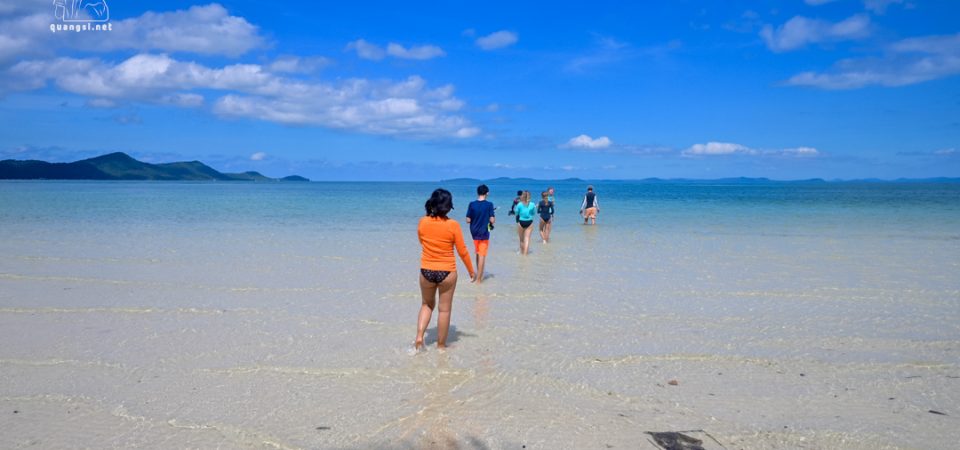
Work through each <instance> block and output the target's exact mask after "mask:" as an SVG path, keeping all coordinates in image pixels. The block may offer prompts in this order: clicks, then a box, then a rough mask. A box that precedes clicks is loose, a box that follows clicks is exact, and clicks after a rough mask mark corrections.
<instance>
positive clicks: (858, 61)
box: [785, 33, 960, 89]
mask: <svg viewBox="0 0 960 450" xmlns="http://www.w3.org/2000/svg"><path fill="white" fill-rule="evenodd" d="M957 74H960V33H957V34H953V35H945V36H922V37H915V38H909V39H903V40H901V41H897V42H894V43H893V44H890V45H889V46H887V48H886V51H885V53H884V54H883V56H882V57H879V58H852V59H845V60H841V61H840V62H838V63H836V64H835V65H834V67H833V68H832V70H830V71H828V72H822V73H818V72H802V73H799V74H797V75H794V76H793V77H791V78H790V79H789V80H787V81H786V83H785V84H787V85H791V86H812V87H818V88H822V89H857V88H862V87H865V86H871V85H878V86H888V87H892V86H905V85H910V84H916V83H921V82H924V81H929V80H935V79H938V78H945V77H949V76H954V75H957Z"/></svg>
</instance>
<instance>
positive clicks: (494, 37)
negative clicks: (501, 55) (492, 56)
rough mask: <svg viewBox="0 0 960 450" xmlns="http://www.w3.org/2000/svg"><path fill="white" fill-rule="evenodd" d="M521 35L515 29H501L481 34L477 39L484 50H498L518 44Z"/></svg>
mask: <svg viewBox="0 0 960 450" xmlns="http://www.w3.org/2000/svg"><path fill="white" fill-rule="evenodd" d="M519 39H520V37H519V36H518V35H517V33H515V32H513V31H507V30H500V31H496V32H493V33H490V34H488V35H486V36H481V37H479V38H477V40H476V41H475V42H476V43H477V47H480V48H482V49H484V50H496V49H498V48H504V47H509V46H511V45H513V44H516V43H517V41H518V40H519Z"/></svg>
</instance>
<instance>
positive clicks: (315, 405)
mask: <svg viewBox="0 0 960 450" xmlns="http://www.w3.org/2000/svg"><path fill="white" fill-rule="evenodd" d="M131 185H132V186H134V188H129V186H128V185H120V186H119V187H117V186H116V185H111V184H109V183H102V184H95V183H91V184H79V185H78V186H74V185H71V186H68V187H69V188H70V189H69V190H79V191H84V190H86V192H81V193H78V194H76V195H78V196H82V195H86V196H88V197H87V198H92V197H89V196H93V197H96V195H98V194H96V193H95V192H93V191H101V190H103V191H112V190H115V191H117V192H119V193H121V194H123V195H120V196H119V197H120V200H116V198H114V200H115V201H117V202H118V203H114V204H113V205H114V206H103V207H102V209H100V210H97V209H96V208H85V209H83V210H80V209H77V210H70V209H69V204H70V201H71V200H70V198H69V196H65V197H64V198H63V199H62V200H59V201H53V200H50V199H49V198H47V199H46V200H49V202H48V203H47V204H46V206H43V207H39V208H26V209H25V208H24V207H22V205H23V204H26V202H29V201H30V199H31V197H36V196H42V195H47V194H46V193H44V192H47V193H49V192H63V191H64V186H56V187H54V188H50V190H49V192H48V191H44V192H38V188H37V187H36V186H37V185H36V184H7V185H4V186H3V189H2V190H0V192H3V193H4V194H2V195H4V196H5V197H4V200H5V202H4V203H0V204H3V205H5V206H0V210H2V214H3V231H4V235H5V237H4V239H3V240H2V241H0V255H2V257H0V342H3V343H4V345H3V346H2V348H0V377H2V379H3V380H4V383H2V385H0V447H2V448H25V447H32V448H90V447H95V448H120V447H123V448H129V447H140V448H188V447H189V448H285V449H286V448H332V449H360V448H388V449H389V448H463V449H474V448H476V449H501V448H518V449H520V448H527V449H555V448H571V449H573V448H576V449H581V448H584V449H586V448H600V449H604V448H650V449H655V448H659V447H658V446H657V445H655V444H654V441H653V439H652V436H651V435H650V434H647V432H666V431H686V430H699V431H691V432H689V433H688V434H689V435H691V436H694V437H699V438H701V439H705V441H704V444H703V445H704V447H705V448H726V449H739V448H744V449H767V448H817V449H819V448H823V449H826V448H852V449H877V448H951V447H953V446H954V445H955V440H956V437H955V432H954V431H950V430H956V429H957V426H958V425H960V423H958V418H960V409H958V405H960V307H958V305H960V282H958V280H960V277H957V275H958V273H960V270H958V268H960V258H958V256H957V255H960V239H958V236H957V229H956V228H954V225H956V223H957V222H956V221H957V213H956V211H955V208H954V209H953V210H948V211H946V212H944V211H942V210H941V211H939V212H937V213H931V214H939V215H938V216H936V218H937V219H938V220H928V219H930V217H934V216H930V217H925V216H923V215H922V214H919V213H916V212H915V211H914V212H912V211H913V210H908V214H903V215H900V216H897V215H889V216H887V215H884V214H883V211H877V210H873V209H870V210H861V211H855V214H854V215H858V216H859V217H861V218H866V219H864V220H861V221H857V222H848V221H846V219H845V217H844V216H842V214H840V213H839V212H837V211H839V210H837V211H833V212H832V213H831V214H832V215H831V214H827V215H822V214H812V213H810V214H808V213H806V212H804V211H805V209H804V208H807V206H804V205H793V204H788V205H786V206H783V205H781V206H778V208H779V211H780V212H781V213H782V212H783V211H787V212H793V213H794V215H793V218H792V219H791V221H790V222H778V223H776V224H774V223H772V222H770V221H769V220H771V219H769V217H770V215H769V214H768V213H766V212H764V210H762V209H758V208H759V207H755V206H750V207H746V209H745V210H734V211H733V213H731V214H729V215H726V214H720V213H718V212H717V211H718V210H713V209H701V210H699V213H697V214H694V213H693V212H691V213H690V214H689V215H685V216H682V217H681V216H679V215H677V214H679V213H677V212H674V213H673V214H674V215H673V216H671V215H670V214H671V213H670V212H669V211H670V210H672V209H675V206H676V204H670V206H669V207H668V206H663V205H661V206H658V205H657V204H654V203H649V202H648V203H647V204H642V203H640V204H636V205H635V206H631V205H634V203H635V202H634V203H629V202H628V201H627V200H620V201H619V202H618V201H616V200H614V199H612V198H610V199H609V200H608V203H607V204H606V205H608V206H607V209H608V210H609V211H605V212H604V213H603V214H601V216H600V225H598V226H597V227H584V226H582V225H578V224H577V220H576V217H575V214H576V212H575V211H576V206H575V204H576V203H578V201H579V199H577V198H573V196H568V197H566V203H560V205H559V207H558V217H560V218H561V219H562V220H560V221H558V223H557V225H556V226H555V229H554V241H553V242H552V243H550V244H549V245H542V244H539V243H536V244H535V245H534V246H533V248H532V250H531V254H530V255H529V256H528V257H526V258H523V257H520V256H518V255H517V254H516V242H515V238H514V236H515V234H514V233H513V232H512V230H511V224H510V223H509V222H507V220H503V221H502V222H501V223H498V227H497V230H496V231H495V233H494V237H493V241H492V244H491V251H490V255H491V256H490V259H489V260H488V261H489V262H488V272H489V273H490V275H491V277H490V278H489V279H487V280H486V282H484V283H483V284H481V285H479V286H478V285H471V284H469V283H461V284H460V285H459V287H458V289H457V294H456V298H455V300H454V310H453V322H452V323H453V325H452V327H453V328H452V330H451V342H450V344H451V349H450V350H449V351H446V352H440V351H437V350H436V348H435V347H432V346H431V347H430V348H429V349H428V350H427V351H426V352H423V353H420V354H411V352H410V346H411V343H412V339H413V335H414V332H415V319H416V311H417V307H418V305H419V302H420V299H419V292H418V290H417V288H416V269H417V267H416V264H417V258H418V257H419V253H418V252H419V246H418V244H417V242H416V239H415V235H414V233H413V226H414V225H413V224H414V223H415V220H416V217H417V216H418V214H419V213H418V211H417V208H418V207H419V206H420V204H422V201H421V202H420V204H418V203H416V202H413V200H412V199H414V198H417V196H418V195H421V192H420V191H421V190H422V189H421V188H420V186H409V187H405V188H404V189H409V192H406V191H404V194H403V195H409V196H410V197H411V203H412V204H413V207H411V208H403V207H400V206H398V207H397V208H398V209H397V211H396V212H392V210H390V211H387V213H388V214H391V216H390V217H389V220H388V221H387V223H401V222H403V221H407V222H409V223H410V224H411V225H410V226H409V227H406V228H403V227H396V226H389V227H382V226H375V224H370V223H367V224H366V225H361V226H358V227H353V228H350V227H345V226H343V225H344V224H342V223H337V222H335V221H333V219H329V218H328V219H323V218H321V214H319V213H317V214H316V215H314V214H313V213H312V212H311V211H304V210H303V209H283V208H280V207H277V208H276V209H274V210H272V212H270V213H264V215H263V217H256V218H252V219H247V220H231V217H233V216H231V214H236V211H241V212H242V211H247V210H254V209H257V208H261V207H264V205H268V204H270V205H278V204H283V201H284V200H289V203H291V204H294V203H296V202H297V201H298V198H297V195H299V194H298V193H297V192H293V193H290V192H286V191H277V192H272V191H269V190H268V191H266V193H264V192H265V191H262V190H261V191H256V189H258V187H255V186H250V187H247V188H243V190H241V191H239V192H235V191H217V190H216V189H223V188H216V187H203V188H201V189H199V190H200V191H211V192H210V195H211V196H212V197H211V198H214V197H215V198H216V199H218V200H217V201H218V202H219V199H222V198H223V197H224V196H226V197H227V198H228V199H229V200H230V201H228V202H221V203H216V204H213V203H210V202H211V201H212V200H210V198H206V197H203V198H195V199H194V200H193V201H192V204H193V206H191V207H190V208H197V209H199V210H207V211H214V212H215V213H216V214H211V215H207V216H205V217H198V216H192V215H190V214H185V213H184V211H185V210H184V208H186V207H184V206H174V205H175V202H172V201H171V202H166V200H168V199H173V198H182V197H181V196H182V195H183V193H182V192H180V191H177V190H176V189H175V188H169V189H168V188H163V187H158V186H156V185H152V186H150V187H148V188H144V187H143V186H141V185H137V184H136V183H132V184H131ZM125 186H126V187H125ZM206 186H210V185H206ZM130 189H134V190H133V191H131V190H130ZM192 189H196V188H192ZM231 189H233V188H231ZM298 189H299V188H298ZM303 189H308V188H303ZM325 189H327V188H325ZM345 189H346V188H345ZM351 189H353V188H351ZM458 189H460V190H459V191H456V192H455V195H461V194H460V193H461V192H463V191H466V190H467V189H468V187H462V188H458ZM571 189H572V188H571ZM610 189H613V188H608V189H607V191H606V192H607V193H608V192H609V191H610ZM40 190H41V191H43V189H40ZM376 190H380V188H377V189H375V191H376ZM510 190H512V189H507V188H503V189H500V190H499V191H497V192H498V193H499V194H501V196H503V195H509V194H510ZM13 191H16V192H15V193H11V192H13ZM117 192H114V194H116V193H117ZM504 193H506V194H504ZM310 194H311V195H313V194H314V193H313V192H311V193H310ZM58 195H59V194H58ZM198 195H200V194H198ZM203 195H206V194H203ZM244 195H246V196H248V197H244ZM317 195H320V194H317ZM330 195H331V196H332V197H331V198H333V197H335V196H336V195H337V194H336V193H333V194H330ZM466 195H467V194H462V197H460V198H464V199H466V198H469V197H467V196H466ZM142 196H150V197H152V198H154V199H155V201H154V202H149V203H144V202H141V200H142ZM14 197H15V198H17V199H19V200H16V201H15V200H13V199H14ZM114 197H116V195H115V196H114ZM608 197H610V196H609V195H608ZM251 198H252V200H251ZM403 198H405V197H403ZM563 198H564V197H561V199H563ZM34 199H35V198H34ZM89 201H90V202H93V200H89ZM326 201H327V200H326V197H321V198H319V199H318V200H316V204H317V206H316V208H317V211H322V210H323V208H324V206H325V205H326V203H324V202H326ZM494 201H495V203H498V204H503V201H504V200H503V199H501V198H494ZM18 202H24V203H18ZM460 204H462V205H463V209H462V210H458V211H460V212H461V213H462V212H463V211H465V202H462V203H458V205H460ZM226 205H239V206H231V207H229V208H234V209H229V208H228V206H226ZM631 208H637V209H643V210H645V211H646V214H645V215H643V216H632V214H634V212H633V209H631ZM657 208H661V209H657ZM697 208H700V206H697V205H694V207H693V209H694V210H696V209H697ZM751 208H752V209H751ZM901 210H902V208H901ZM612 211H618V212H619V215H620V216H621V218H620V219H615V218H614V213H613V212H612ZM819 212H823V211H822V210H821V211H819ZM378 213H383V211H379V212H378ZM741 213H744V214H741ZM217 214H222V215H223V216H220V215H217ZM604 214H606V216H604ZM158 217H162V219H157V218H158ZM264 217H269V218H270V219H265V218H264ZM878 217H879V219H878ZM234 218H235V217H234ZM604 219H606V222H604ZM461 220H462V219H461ZM666 223H670V224H671V226H665V224H666ZM838 223H844V224H846V225H845V226H835V225H836V224H838ZM497 233H499V234H497ZM461 274H463V269H462V267H461ZM463 279H466V277H465V276H463ZM434 327H435V321H434V322H433V323H432V324H431V326H430V329H429V331H428V337H427V342H428V344H429V343H431V342H435V339H436V334H435V328H434ZM714 440H715V441H714Z"/></svg>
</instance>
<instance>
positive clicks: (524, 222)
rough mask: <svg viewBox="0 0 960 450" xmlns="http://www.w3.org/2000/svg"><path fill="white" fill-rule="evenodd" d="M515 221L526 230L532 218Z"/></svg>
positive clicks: (531, 222)
mask: <svg viewBox="0 0 960 450" xmlns="http://www.w3.org/2000/svg"><path fill="white" fill-rule="evenodd" d="M517 223H519V224H520V226H521V227H523V229H524V230H526V229H527V228H529V227H530V225H533V221H532V220H518V221H517Z"/></svg>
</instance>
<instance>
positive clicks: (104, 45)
mask: <svg viewBox="0 0 960 450" xmlns="http://www.w3.org/2000/svg"><path fill="white" fill-rule="evenodd" d="M113 30H114V31H112V32H111V35H110V39H97V40H96V43H97V44H96V47H95V48H97V49H101V50H111V49H127V48H129V49H135V50H141V51H144V50H160V51H164V52H188V53H200V54H212V55H227V56H239V55H242V54H244V53H246V52H248V51H250V50H252V49H255V48H259V47H263V46H264V45H265V42H264V39H263V38H262V37H261V36H260V35H259V34H258V32H257V27H256V26H254V25H253V24H251V23H250V22H247V20H246V19H244V18H242V17H237V16H231V15H230V14H229V12H227V9H226V8H224V7H223V6H220V5H218V4H216V3H212V4H209V5H205V6H191V7H190V8H189V9H187V10H178V11H173V12H163V13H156V12H146V13H144V14H143V15H142V16H140V17H134V18H131V19H124V20H120V21H116V22H115V23H114V26H113Z"/></svg>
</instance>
